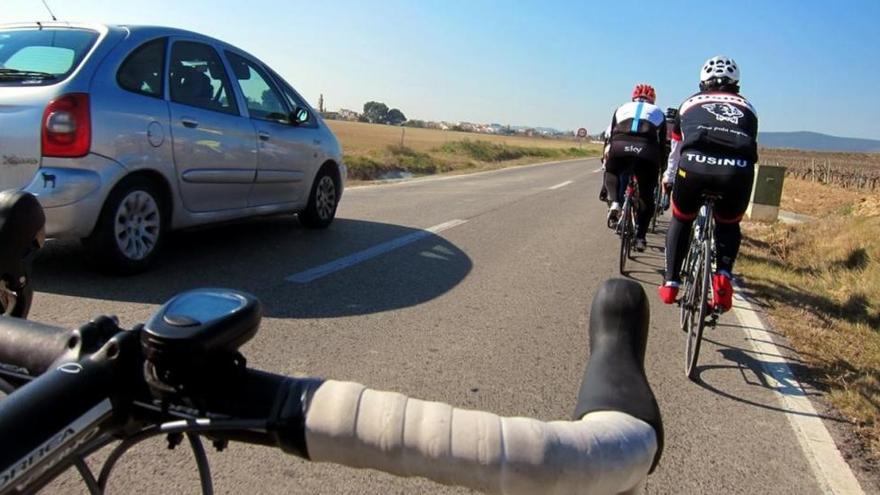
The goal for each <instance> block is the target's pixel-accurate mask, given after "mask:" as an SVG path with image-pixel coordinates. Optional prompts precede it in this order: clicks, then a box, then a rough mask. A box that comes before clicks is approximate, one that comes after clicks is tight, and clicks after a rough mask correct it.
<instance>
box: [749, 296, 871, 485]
mask: <svg viewBox="0 0 880 495" xmlns="http://www.w3.org/2000/svg"><path fill="white" fill-rule="evenodd" d="M736 287H737V292H736V293H735V298H736V300H737V302H738V303H739V304H738V305H734V312H735V313H736V317H737V319H739V322H740V324H741V325H742V326H743V327H744V328H743V331H744V332H745V333H746V335H747V336H748V337H749V342H750V343H751V346H752V348H753V349H754V350H755V352H758V353H762V354H763V355H771V356H779V357H778V358H774V357H770V358H766V359H764V360H762V361H761V367H762V368H763V369H764V373H765V374H766V375H767V379H768V382H769V383H770V385H771V386H773V387H774V388H775V390H776V392H777V393H778V394H779V398H780V400H781V402H782V403H783V405H784V406H785V408H786V409H788V410H789V411H792V413H787V414H786V417H787V418H788V421H789V423H791V426H792V428H793V429H794V431H795V436H796V437H797V439H798V441H799V442H800V445H801V449H802V450H803V451H804V455H805V456H806V457H807V460H808V463H809V464H810V467H811V468H812V470H813V474H814V476H815V477H816V481H818V482H819V484H820V485H822V486H821V489H822V491H823V492H825V493H835V494H853V495H863V494H864V491H862V487H861V485H859V482H858V480H857V479H856V477H855V475H854V474H853V472H852V469H851V468H850V467H849V464H847V463H846V461H845V460H844V459H843V456H842V455H841V454H840V450H839V449H838V448H837V445H836V444H835V443H834V439H833V438H832V437H831V434H830V433H829V432H828V429H827V428H826V427H825V424H824V423H823V422H822V419H821V418H819V417H818V413H817V412H816V409H815V407H813V404H812V403H811V402H810V399H809V398H808V397H807V395H806V391H805V390H804V387H803V386H802V385H801V383H800V382H799V381H797V380H796V379H795V378H794V375H793V373H792V371H791V369H790V368H789V366H788V361H786V359H785V358H784V357H782V352H781V351H780V350H779V348H778V347H776V345H775V344H773V343H772V342H773V340H772V337H771V336H770V334H769V333H768V332H767V327H766V326H765V325H764V323H763V322H762V321H761V318H760V317H759V316H758V314H757V312H756V311H755V309H754V307H753V306H752V304H751V303H750V302H749V301H748V300H746V298H745V297H744V296H742V287H741V286H740V285H737V286H736ZM774 382H775V383H774Z"/></svg>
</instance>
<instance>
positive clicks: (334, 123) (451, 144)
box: [327, 120, 600, 181]
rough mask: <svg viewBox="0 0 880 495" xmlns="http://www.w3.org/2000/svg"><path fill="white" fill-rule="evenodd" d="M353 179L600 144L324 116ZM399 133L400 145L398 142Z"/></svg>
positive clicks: (465, 166)
mask: <svg viewBox="0 0 880 495" xmlns="http://www.w3.org/2000/svg"><path fill="white" fill-rule="evenodd" d="M327 124H328V125H329V126H330V128H331V129H332V130H333V132H334V133H335V134H336V137H337V138H339V141H340V143H341V144H342V150H343V153H344V155H345V163H346V164H347V165H348V167H349V176H350V178H351V179H352V180H354V181H369V180H375V179H380V178H384V177H389V176H399V175H400V174H412V175H431V174H438V173H450V172H452V173H466V172H473V171H480V170H489V169H496V168H502V167H509V166H515V165H525V164H529V163H536V162H541V161H549V160H560V159H566V158H578V157H586V156H598V155H599V150H600V147H599V145H593V144H584V145H583V146H582V147H581V146H579V145H578V143H577V142H576V141H573V140H567V139H549V138H536V137H533V138H530V137H519V136H494V135H491V134H473V133H466V132H454V131H441V130H436V129H419V128H410V127H405V128H404V127H394V126H387V125H378V124H365V123H360V122H345V121H338V120H328V121H327ZM401 137H402V138H403V145H401Z"/></svg>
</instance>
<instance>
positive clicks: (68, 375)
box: [0, 214, 663, 495]
mask: <svg viewBox="0 0 880 495" xmlns="http://www.w3.org/2000/svg"><path fill="white" fill-rule="evenodd" d="M10 220H11V219H10V218H9V217H4V216H3V215H2V214H0V223H3V222H6V223H9V221H10ZM2 227H3V226H2V225H0V232H2V231H3V230H2ZM5 270H6V267H4V266H0V273H4V272H5ZM261 313H262V310H261V305H260V302H259V301H258V300H257V299H256V298H255V297H253V296H251V295H249V294H247V293H244V292H238V291H234V290H229V289H197V290H193V291H189V292H185V293H182V294H180V295H177V296H175V297H173V298H172V299H171V300H169V301H168V302H167V303H165V304H164V305H163V306H162V307H161V308H160V309H159V310H158V311H156V313H154V314H153V316H152V317H151V318H150V319H149V320H148V321H147V322H146V323H144V324H138V325H135V326H134V327H132V328H130V329H126V328H122V327H121V326H120V323H119V321H118V320H117V319H116V318H115V317H109V316H102V317H98V318H95V319H93V320H92V321H90V322H88V323H85V324H84V325H82V326H80V327H79V328H77V329H75V330H66V329H62V328H57V327H53V326H50V325H45V324H41V323H36V322H32V321H27V320H24V319H20V318H15V317H10V316H0V388H2V389H3V391H4V392H5V393H6V394H8V395H7V396H6V397H5V398H2V399H0V445H3V448H2V449H0V494H3V495H5V494H21V493H33V492H35V491H37V490H39V489H41V488H42V487H45V486H46V485H47V484H48V483H49V482H51V480H53V479H54V478H56V477H57V476H58V475H59V474H61V473H62V472H64V471H66V470H67V469H69V468H71V467H72V468H74V469H76V470H77V471H78V472H79V473H80V475H81V476H82V478H83V480H84V482H85V484H86V486H87V488H88V490H89V493H91V494H101V493H103V492H104V490H105V489H106V487H107V483H108V480H109V479H110V476H111V474H112V470H113V467H114V466H115V464H116V463H117V461H118V460H119V459H120V457H121V456H122V455H123V454H124V453H125V452H126V451H128V450H129V449H130V448H132V447H133V446H135V445H136V444H138V443H139V442H142V441H144V440H145V439H148V438H151V437H154V436H157V435H167V436H168V440H169V445H171V446H175V445H177V444H179V443H181V442H182V441H183V439H184V437H185V438H186V439H187V440H188V443H189V445H190V446H191V448H192V450H193V452H194V455H195V458H196V464H197V469H198V472H199V479H200V485H201V490H202V492H203V493H212V491H213V486H212V478H211V473H210V467H209V465H208V459H207V456H206V453H205V447H204V444H203V442H202V438H203V437H204V438H207V439H208V440H210V441H211V442H212V444H213V445H214V446H215V447H216V448H218V449H222V448H224V447H225V446H226V445H227V444H228V442H230V441H235V442H247V443H253V444H258V445H263V446H267V447H277V448H280V449H281V450H282V451H283V452H285V453H288V454H293V455H296V456H299V457H302V458H304V459H307V460H311V461H315V462H334V463H338V464H343V465H347V466H352V467H356V468H371V469H377V470H381V471H385V472H388V473H392V474H395V475H398V476H422V477H425V478H429V479H432V480H434V481H437V482H439V483H443V484H455V485H461V486H465V487H470V488H473V489H476V490H480V491H484V492H487V493H517V494H520V493H609V494H611V493H613V494H621V493H623V494H628V493H636V492H638V491H641V490H642V489H643V488H644V485H645V482H646V478H647V476H648V474H649V473H651V472H652V471H653V470H654V468H655V467H656V466H657V463H658V462H659V460H660V457H661V454H662V450H663V426H662V419H661V416H660V410H659V408H658V406H657V401H656V400H655V398H654V395H653V392H652V391H651V388H650V385H649V384H648V381H647V378H646V376H645V369H644V357H645V346H646V343H647V336H648V321H649V316H650V315H649V307H648V301H647V297H646V295H645V293H644V291H643V290H642V288H641V286H640V285H639V284H638V283H636V282H633V281H629V280H624V279H611V280H608V281H605V282H604V283H603V284H602V285H601V286H600V287H599V290H598V292H597V294H596V296H595V298H594V300H593V303H592V307H591V313H590V325H589V339H590V351H591V352H590V357H589V360H588V363H587V366H586V370H585V372H584V378H583V381H582V383H581V388H580V393H579V395H578V399H577V405H576V407H575V411H574V417H573V420H571V421H552V422H543V421H539V420H536V419H531V418H507V417H499V416H497V415H495V414H491V413H489V412H484V411H471V410H463V409H457V408H454V407H452V406H450V405H446V404H441V403H438V402H427V401H423V400H418V399H411V398H408V397H406V396H404V395H401V394H398V393H394V392H383V391H376V390H372V389H369V388H367V387H365V386H363V385H360V384H357V383H352V382H343V381H335V380H324V379H321V378H294V377H288V376H281V375H276V374H272V373H269V372H266V371H260V370H257V369H253V368H248V367H247V361H246V359H245V357H244V356H243V355H242V354H241V353H240V352H239V348H240V347H241V346H242V345H243V344H245V343H246V342H247V341H249V340H250V339H251V338H253V337H254V335H255V334H256V332H257V330H258V328H259V326H260V320H261ZM0 396H2V394H0ZM47 404H51V405H52V407H46V405H47ZM113 443H117V444H116V446H115V448H113V450H112V451H111V453H110V454H109V456H108V457H107V459H106V461H105V462H104V464H103V465H102V467H101V469H100V471H99V472H98V473H97V475H96V474H95V473H94V472H92V471H91V469H90V468H89V466H88V465H87V464H86V462H85V459H86V458H87V457H88V456H89V455H90V454H93V453H94V452H96V451H97V450H99V449H101V448H103V447H105V446H108V445H110V444H113Z"/></svg>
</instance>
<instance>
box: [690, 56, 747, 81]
mask: <svg viewBox="0 0 880 495" xmlns="http://www.w3.org/2000/svg"><path fill="white" fill-rule="evenodd" d="M716 77H726V78H728V79H730V82H733V83H738V82H739V67H738V66H737V65H736V62H734V61H733V59H732V58H727V57H725V56H723V55H718V56H716V57H712V58H710V59H709V60H707V61H706V63H705V64H703V70H701V71H700V82H701V83H703V82H706V81H708V80H709V79H714V78H716Z"/></svg>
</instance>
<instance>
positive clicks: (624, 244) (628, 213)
mask: <svg viewBox="0 0 880 495" xmlns="http://www.w3.org/2000/svg"><path fill="white" fill-rule="evenodd" d="M628 175H629V179H628V180H627V185H626V192H624V195H623V206H621V208H620V217H619V218H618V220H617V224H616V225H615V226H614V229H615V232H616V233H617V235H619V236H620V266H619V269H620V273H621V275H623V274H625V273H626V272H625V270H626V260H627V259H632V247H633V244H634V243H635V240H636V224H637V222H638V204H639V181H638V179H637V178H636V174H632V173H631V174H628Z"/></svg>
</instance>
